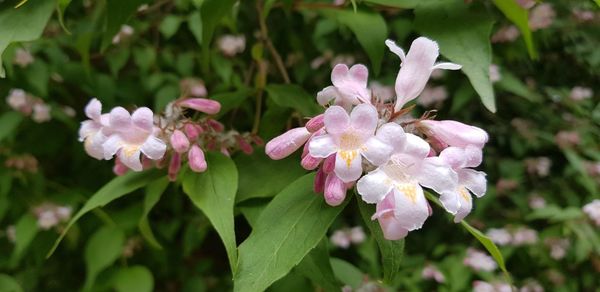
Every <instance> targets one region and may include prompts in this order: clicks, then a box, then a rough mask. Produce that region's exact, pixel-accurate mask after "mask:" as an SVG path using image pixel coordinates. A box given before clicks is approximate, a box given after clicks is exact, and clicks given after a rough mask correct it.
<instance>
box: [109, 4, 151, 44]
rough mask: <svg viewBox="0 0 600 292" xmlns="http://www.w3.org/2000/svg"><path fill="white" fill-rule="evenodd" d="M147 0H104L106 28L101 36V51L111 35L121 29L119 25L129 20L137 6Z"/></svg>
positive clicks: (110, 39)
mask: <svg viewBox="0 0 600 292" xmlns="http://www.w3.org/2000/svg"><path fill="white" fill-rule="evenodd" d="M148 2H149V0H127V1H122V0H106V30H105V31H104V34H103V36H102V46H101V50H102V51H104V50H106V48H108V46H109V45H110V44H111V42H112V39H113V37H114V36H115V35H116V34H117V33H118V32H119V31H120V30H121V26H122V25H123V24H125V23H126V22H127V21H128V20H129V18H130V17H131V15H132V14H133V13H134V12H136V11H137V9H138V7H140V5H142V4H146V3H148Z"/></svg>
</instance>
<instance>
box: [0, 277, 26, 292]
mask: <svg viewBox="0 0 600 292" xmlns="http://www.w3.org/2000/svg"><path fill="white" fill-rule="evenodd" d="M0 291H3V292H23V288H21V285H19V282H17V280H15V278H13V277H11V276H9V275H6V274H0Z"/></svg>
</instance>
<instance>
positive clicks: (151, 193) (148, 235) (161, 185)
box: [138, 177, 169, 249]
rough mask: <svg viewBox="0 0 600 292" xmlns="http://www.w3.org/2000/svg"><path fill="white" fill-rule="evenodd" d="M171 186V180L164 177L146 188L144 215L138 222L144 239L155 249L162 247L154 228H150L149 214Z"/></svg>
mask: <svg viewBox="0 0 600 292" xmlns="http://www.w3.org/2000/svg"><path fill="white" fill-rule="evenodd" d="M167 186H169V180H168V179H167V177H162V178H160V179H158V180H155V181H153V182H151V183H150V184H149V185H148V186H147V187H146V196H145V197H144V210H143V213H142V217H141V218H140V221H139V222H138V228H139V229H140V233H141V234H142V236H144V238H145V239H146V240H147V241H148V243H150V245H151V246H152V247H154V248H158V249H162V246H161V245H160V243H159V242H158V240H156V237H155V236H154V233H152V228H150V223H149V221H148V214H149V213H150V210H152V208H153V207H154V205H156V203H158V200H160V196H161V195H162V194H163V193H164V192H165V190H166V189H167Z"/></svg>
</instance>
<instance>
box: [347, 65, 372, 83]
mask: <svg viewBox="0 0 600 292" xmlns="http://www.w3.org/2000/svg"><path fill="white" fill-rule="evenodd" d="M348 73H349V74H350V76H351V77H352V78H353V79H354V81H356V82H357V85H359V86H360V87H367V82H368V79H369V69H367V67H366V66H365V65H363V64H356V65H354V66H352V67H351V68H350V71H348Z"/></svg>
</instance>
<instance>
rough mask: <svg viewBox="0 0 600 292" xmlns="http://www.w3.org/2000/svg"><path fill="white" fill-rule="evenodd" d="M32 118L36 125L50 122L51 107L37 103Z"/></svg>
mask: <svg viewBox="0 0 600 292" xmlns="http://www.w3.org/2000/svg"><path fill="white" fill-rule="evenodd" d="M31 118H32V119H33V121H34V122H36V123H43V122H47V121H49V120H50V119H51V116H50V106H49V105H47V104H45V103H43V102H38V103H35V104H34V105H33V115H32V116H31Z"/></svg>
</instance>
